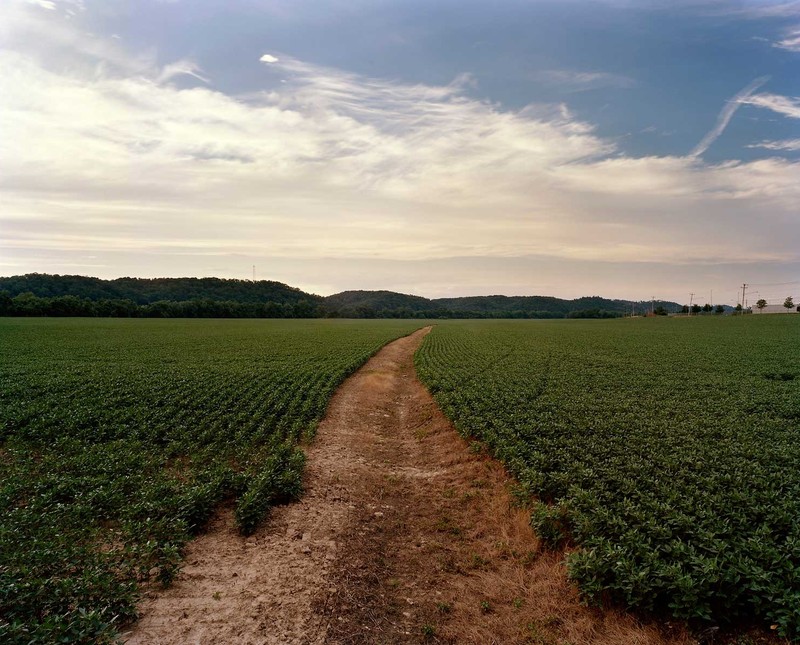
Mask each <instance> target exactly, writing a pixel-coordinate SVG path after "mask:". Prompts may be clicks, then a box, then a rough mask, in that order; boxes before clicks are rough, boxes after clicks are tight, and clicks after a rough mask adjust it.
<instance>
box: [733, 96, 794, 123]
mask: <svg viewBox="0 0 800 645" xmlns="http://www.w3.org/2000/svg"><path fill="white" fill-rule="evenodd" d="M741 102H742V103H747V104H748V105H755V106H756V107H761V108H766V109H768V110H772V111H773V112H777V113H778V114H782V115H783V116H786V117H789V118H791V119H800V98H799V97H789V96H781V95H780V94H756V95H754V96H749V97H747V98H745V99H743V100H742V101H741Z"/></svg>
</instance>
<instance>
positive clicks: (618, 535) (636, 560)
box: [417, 316, 800, 639]
mask: <svg viewBox="0 0 800 645" xmlns="http://www.w3.org/2000/svg"><path fill="white" fill-rule="evenodd" d="M798 323H800V321H796V320H794V319H793V318H792V317H790V316H785V317H783V316H774V317H767V316H764V317H761V318H754V317H743V318H726V319H722V320H720V319H699V318H696V319H656V320H654V319H646V320H645V319H641V320H623V321H596V322H595V321H592V322H588V321H587V322H578V321H557V322H545V321H540V322H533V323H531V322H522V321H520V322H517V321H502V322H494V321H492V322H489V321H485V322H484V321H470V322H447V323H443V324H440V325H438V326H437V327H436V328H435V329H434V331H433V332H432V333H431V334H430V335H429V336H428V337H426V339H425V341H424V344H423V346H422V348H421V350H420V351H419V352H418V354H417V367H418V371H419V374H420V377H421V378H422V380H423V381H424V382H425V383H426V384H427V386H428V387H429V388H430V390H431V391H432V392H433V394H434V396H435V397H436V399H437V400H438V401H439V403H440V405H441V406H442V408H443V410H444V411H445V413H446V414H447V415H448V416H449V417H450V418H451V419H452V420H453V421H454V422H455V424H456V426H457V427H458V428H459V430H460V431H461V432H462V433H464V434H465V435H470V436H473V437H476V438H478V439H480V440H482V441H483V442H485V443H486V444H487V446H488V447H489V448H490V450H491V451H492V452H493V453H494V454H495V455H496V456H497V457H499V458H500V459H502V460H503V461H504V462H505V463H506V464H507V465H508V467H509V469H510V470H511V471H512V472H513V474H514V475H515V476H516V478H517V479H518V480H519V482H520V483H521V484H522V485H523V486H524V488H525V489H526V492H527V493H529V494H530V495H531V496H534V497H535V498H536V499H537V500H539V501H538V502H537V503H536V504H535V505H534V509H533V512H532V523H533V525H534V527H535V528H536V529H537V530H538V532H539V534H540V536H541V537H542V538H543V539H544V540H546V541H547V542H549V543H550V544H551V545H553V546H562V545H567V546H569V547H571V548H569V549H568V550H567V553H568V555H567V564H568V571H569V575H570V576H571V578H572V579H573V580H574V581H576V582H577V583H578V585H579V586H580V588H581V589H582V590H583V592H584V593H585V594H586V595H587V597H588V598H590V599H594V600H597V601H601V600H604V599H606V598H608V597H610V598H612V599H614V600H615V601H617V602H620V603H623V604H625V605H627V606H630V607H637V608H640V609H643V610H645V611H652V612H655V613H657V614H659V615H672V616H676V617H679V618H685V619H696V620H700V621H718V622H726V621H727V622H731V621H737V620H739V619H742V620H747V621H750V620H752V619H753V618H754V617H755V618H756V619H758V620H761V621H764V623H765V624H766V625H769V626H772V627H773V629H775V630H777V631H778V632H779V633H781V634H783V635H785V636H787V637H790V638H792V639H797V638H800V324H798Z"/></svg>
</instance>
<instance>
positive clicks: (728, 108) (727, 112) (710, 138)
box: [689, 76, 770, 158]
mask: <svg viewBox="0 0 800 645" xmlns="http://www.w3.org/2000/svg"><path fill="white" fill-rule="evenodd" d="M769 78H770V77H769V76H759V77H758V78H757V79H756V80H754V81H753V82H752V83H750V84H749V85H748V86H747V87H745V88H743V89H741V90H739V91H738V92H737V93H736V94H735V95H734V96H733V97H731V98H730V99H728V101H727V102H726V103H725V106H724V107H723V108H722V110H720V113H719V116H718V117H717V122H716V124H715V125H714V127H713V128H712V129H711V130H710V131H709V132H708V133H707V134H706V136H704V137H703V139H702V140H701V141H700V143H698V144H697V145H696V146H695V147H694V149H693V150H692V151H691V152H690V153H689V156H690V157H692V158H696V157H699V156H700V155H701V154H703V153H704V152H705V151H706V150H708V148H709V146H710V145H711V144H712V143H714V142H715V141H716V140H717V138H718V137H719V135H721V134H722V133H723V132H724V131H725V128H727V127H728V123H730V120H731V118H732V117H733V115H734V114H735V112H736V110H738V109H739V106H740V105H741V104H742V102H743V101H744V100H745V99H746V98H748V97H749V96H750V95H751V94H752V93H753V92H755V91H756V90H757V89H758V88H759V87H761V86H762V85H763V84H764V83H766V82H767V81H768V80H769Z"/></svg>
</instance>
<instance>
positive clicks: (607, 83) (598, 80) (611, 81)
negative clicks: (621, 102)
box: [531, 69, 636, 92]
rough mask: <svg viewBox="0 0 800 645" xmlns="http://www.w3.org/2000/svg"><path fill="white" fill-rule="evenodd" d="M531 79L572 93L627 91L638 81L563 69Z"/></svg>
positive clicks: (545, 71)
mask: <svg viewBox="0 0 800 645" xmlns="http://www.w3.org/2000/svg"><path fill="white" fill-rule="evenodd" d="M531 79H533V80H535V81H539V82H541V83H545V84H547V85H553V86H558V87H561V88H564V89H566V90H568V91H571V92H582V91H585V90H594V89H599V88H604V87H616V88H621V89H627V88H631V87H633V86H634V85H636V81H634V80H633V79H632V78H630V77H628V76H623V75H621V74H612V73H610V72H579V71H573V70H563V69H552V70H544V71H540V72H535V73H533V74H531Z"/></svg>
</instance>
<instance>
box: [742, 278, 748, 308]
mask: <svg viewBox="0 0 800 645" xmlns="http://www.w3.org/2000/svg"><path fill="white" fill-rule="evenodd" d="M745 293H747V283H746V282H745V283H743V284H742V315H743V316H744V306H745V304H744V303H745V300H744V294H745Z"/></svg>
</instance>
